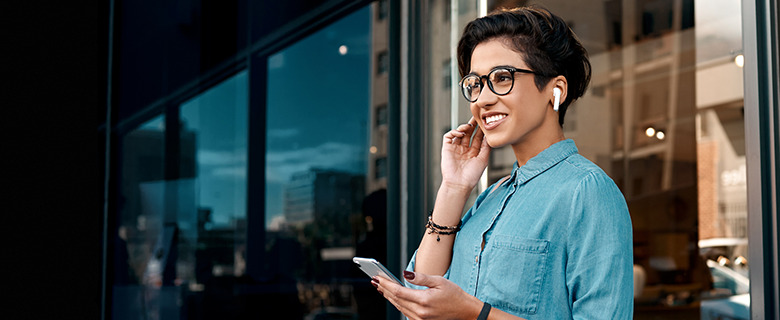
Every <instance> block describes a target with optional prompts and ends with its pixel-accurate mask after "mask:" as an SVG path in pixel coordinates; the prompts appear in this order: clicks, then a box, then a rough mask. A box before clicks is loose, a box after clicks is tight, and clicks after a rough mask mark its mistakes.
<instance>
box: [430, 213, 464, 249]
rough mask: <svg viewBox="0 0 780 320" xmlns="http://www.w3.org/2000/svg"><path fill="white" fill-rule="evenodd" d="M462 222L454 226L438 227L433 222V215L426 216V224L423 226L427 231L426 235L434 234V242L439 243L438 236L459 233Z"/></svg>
mask: <svg viewBox="0 0 780 320" xmlns="http://www.w3.org/2000/svg"><path fill="white" fill-rule="evenodd" d="M462 224H463V221H459V222H458V225H456V226H440V225H438V224H436V223H435V222H433V215H428V223H426V224H425V228H426V229H428V234H432V233H435V234H436V241H437V242H438V241H441V238H440V237H439V235H442V234H443V235H451V234H455V233H457V232H458V231H460V227H461V225H462Z"/></svg>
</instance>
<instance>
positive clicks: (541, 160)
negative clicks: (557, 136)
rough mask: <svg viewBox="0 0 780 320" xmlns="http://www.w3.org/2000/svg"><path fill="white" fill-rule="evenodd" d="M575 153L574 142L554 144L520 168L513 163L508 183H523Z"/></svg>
mask: <svg viewBox="0 0 780 320" xmlns="http://www.w3.org/2000/svg"><path fill="white" fill-rule="evenodd" d="M576 153H577V146H576V145H575V144H574V140H571V139H566V140H563V141H559V142H556V143H554V144H553V145H551V146H549V147H547V149H544V150H543V151H542V152H539V154H537V155H535V156H534V157H533V158H531V159H530V160H528V162H526V163H525V165H523V166H522V167H518V166H517V161H515V164H514V166H513V168H512V175H511V176H510V177H509V182H510V183H514V184H515V185H518V184H522V183H525V182H526V181H528V180H531V179H533V178H534V177H536V176H538V175H539V174H540V173H542V172H545V171H547V169H550V168H552V167H553V166H555V165H556V164H558V162H561V161H563V159H566V158H568V157H569V156H571V155H573V154H576Z"/></svg>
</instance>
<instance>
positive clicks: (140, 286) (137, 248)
mask: <svg viewBox="0 0 780 320" xmlns="http://www.w3.org/2000/svg"><path fill="white" fill-rule="evenodd" d="M120 150H121V151H120V153H121V156H120V159H121V162H119V163H120V168H119V170H120V172H121V175H120V176H119V184H120V187H119V189H120V191H119V192H120V194H121V195H120V196H119V197H117V210H118V214H117V223H116V224H117V229H116V230H115V232H114V234H113V238H114V239H113V241H114V252H115V254H114V268H113V270H114V287H113V290H112V298H113V301H112V303H111V305H112V318H113V319H143V318H144V317H147V316H148V315H149V314H148V313H146V312H145V311H144V310H145V306H147V305H149V304H150V301H149V299H147V297H148V296H147V295H146V292H147V288H150V289H149V290H150V291H151V290H154V289H151V288H159V287H160V286H161V285H162V281H161V279H159V278H155V277H152V276H151V273H152V272H153V271H154V270H155V269H156V270H159V269H160V264H159V263H153V260H152V257H154V255H153V253H154V252H155V247H157V246H158V242H160V241H162V235H163V212H164V201H163V197H164V195H163V194H161V193H160V192H159V191H158V190H156V188H155V186H156V185H158V184H159V182H160V181H164V164H165V162H164V161H165V160H164V159H165V121H164V117H163V116H162V115H161V116H158V117H155V118H153V119H151V120H149V121H147V122H146V123H143V124H141V125H140V126H139V127H138V128H137V129H135V130H133V131H131V132H129V133H127V134H126V135H124V137H123V138H122V142H121V147H120ZM158 239H159V240H158ZM157 273H159V272H157ZM154 305H155V306H159V304H154Z"/></svg>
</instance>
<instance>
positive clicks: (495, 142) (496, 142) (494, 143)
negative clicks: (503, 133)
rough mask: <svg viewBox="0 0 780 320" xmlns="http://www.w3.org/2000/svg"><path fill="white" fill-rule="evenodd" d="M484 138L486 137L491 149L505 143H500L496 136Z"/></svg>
mask: <svg viewBox="0 0 780 320" xmlns="http://www.w3.org/2000/svg"><path fill="white" fill-rule="evenodd" d="M486 139H487V144H488V146H489V147H490V148H491V149H496V148H501V147H503V146H505V145H507V144H506V143H502V141H501V140H500V139H497V138H490V137H486Z"/></svg>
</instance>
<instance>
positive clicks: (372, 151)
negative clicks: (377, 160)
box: [368, 146, 376, 154]
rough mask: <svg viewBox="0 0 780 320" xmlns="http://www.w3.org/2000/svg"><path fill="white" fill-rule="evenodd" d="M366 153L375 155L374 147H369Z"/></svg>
mask: <svg viewBox="0 0 780 320" xmlns="http://www.w3.org/2000/svg"><path fill="white" fill-rule="evenodd" d="M368 151H369V152H371V154H374V153H376V147H375V146H371V148H368Z"/></svg>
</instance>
